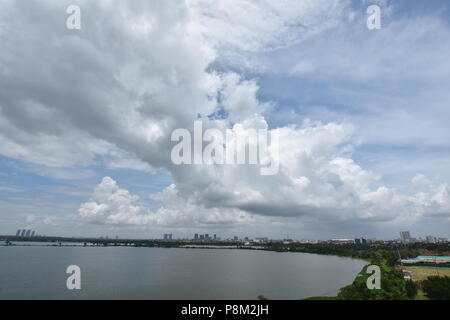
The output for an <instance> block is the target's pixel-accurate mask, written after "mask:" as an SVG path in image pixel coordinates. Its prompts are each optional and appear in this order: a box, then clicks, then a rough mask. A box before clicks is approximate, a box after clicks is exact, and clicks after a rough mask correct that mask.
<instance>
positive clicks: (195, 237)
mask: <svg viewBox="0 0 450 320" xmlns="http://www.w3.org/2000/svg"><path fill="white" fill-rule="evenodd" d="M194 240H195V241H197V240H198V233H196V234H194Z"/></svg>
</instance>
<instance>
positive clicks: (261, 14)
mask: <svg viewBox="0 0 450 320" xmlns="http://www.w3.org/2000/svg"><path fill="white" fill-rule="evenodd" d="M71 5H75V6H78V7H79V8H80V26H81V28H80V29H77V28H75V29H70V28H68V27H67V22H68V19H70V18H71V16H72V13H73V12H69V13H67V11H66V10H67V8H68V7H69V6H71ZM370 5H377V6H379V7H380V9H381V28H380V29H374V30H371V29H369V28H368V27H367V20H368V18H369V16H370V14H368V13H367V8H368V7H369V6H370ZM70 21H72V20H70ZM449 22H450V4H449V3H447V2H446V1H438V0H432V1H414V2H412V1H407V0H397V1H388V0H372V1H368V0H339V1H338V0H301V1H300V0H279V1H267V0H260V1H249V0H239V1H238V0H219V1H217V0H184V1H180V0H177V1H176V0H167V1H159V0H150V1H149V0H133V1H126V2H125V1H118V0H98V1H87V0H70V1H68V0H47V1H43V0H36V1H28V0H3V1H2V2H1V3H0V48H1V50H0V234H15V231H16V230H17V229H22V228H30V229H33V230H36V231H37V233H39V234H42V235H56V236H106V235H108V236H110V237H114V236H116V235H117V236H119V237H130V238H160V237H162V234H164V233H172V234H173V235H174V238H184V237H192V236H193V234H194V233H209V234H217V235H218V236H220V237H224V238H226V237H232V236H235V235H236V236H240V237H245V236H249V237H264V236H267V237H271V238H286V237H289V238H295V239H331V238H353V237H361V236H363V237H367V238H386V239H393V238H398V237H399V231H403V230H410V231H411V233H412V235H413V236H416V237H419V236H420V237H424V236H426V235H435V236H439V237H450V231H449V230H450V228H449V227H450V185H449V183H450V140H449V137H450V126H449V119H450V105H449V104H450V90H449V88H450V59H449V56H448V53H449V52H450V24H449ZM195 121H202V123H203V126H204V127H205V128H210V129H219V130H222V131H223V130H226V129H231V130H237V128H241V129H243V130H246V131H249V130H256V129H258V130H267V131H268V132H269V133H270V134H276V135H277V136H278V137H279V150H278V152H277V155H276V157H277V158H278V159H279V172H278V173H277V174H275V175H270V176H264V175H261V174H260V170H259V169H260V168H259V167H258V166H255V165H217V164H216V165H186V164H185V165H177V164H175V163H174V162H173V161H172V158H171V152H172V150H173V147H174V145H175V144H174V142H173V141H172V139H171V138H172V134H173V132H174V131H175V130H176V129H180V128H182V129H186V130H188V131H191V130H193V127H194V123H195ZM274 157H275V151H274V149H272V148H271V149H270V152H269V158H270V159H272V161H273V160H274Z"/></svg>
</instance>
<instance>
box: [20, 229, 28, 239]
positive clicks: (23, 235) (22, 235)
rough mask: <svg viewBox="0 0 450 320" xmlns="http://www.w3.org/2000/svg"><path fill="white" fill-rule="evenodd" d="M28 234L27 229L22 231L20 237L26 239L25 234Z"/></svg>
mask: <svg viewBox="0 0 450 320" xmlns="http://www.w3.org/2000/svg"><path fill="white" fill-rule="evenodd" d="M26 233H27V230H26V229H23V230H22V232H21V234H20V236H21V237H25V234H26Z"/></svg>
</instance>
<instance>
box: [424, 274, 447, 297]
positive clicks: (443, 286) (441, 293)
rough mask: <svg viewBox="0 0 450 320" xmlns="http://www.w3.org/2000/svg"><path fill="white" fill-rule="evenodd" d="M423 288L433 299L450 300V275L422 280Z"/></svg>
mask: <svg viewBox="0 0 450 320" xmlns="http://www.w3.org/2000/svg"><path fill="white" fill-rule="evenodd" d="M422 289H423V292H424V293H425V295H426V296H427V297H428V298H429V299H431V300H450V277H438V276H432V277H428V279H427V280H425V281H423V282H422Z"/></svg>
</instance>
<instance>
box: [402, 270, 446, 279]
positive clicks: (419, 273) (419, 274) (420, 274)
mask: <svg viewBox="0 0 450 320" xmlns="http://www.w3.org/2000/svg"><path fill="white" fill-rule="evenodd" d="M403 270H404V271H408V272H409V273H410V274H411V276H412V280H414V281H423V280H426V279H427V278H428V277H430V276H437V275H440V276H448V277H450V268H433V267H403Z"/></svg>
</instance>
